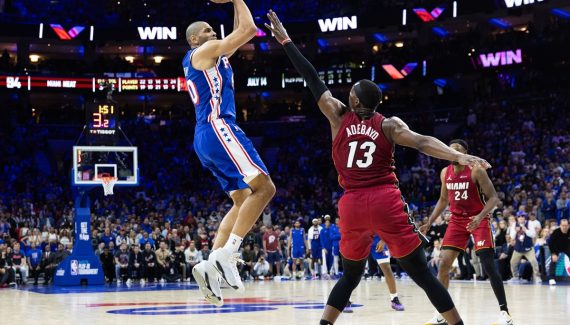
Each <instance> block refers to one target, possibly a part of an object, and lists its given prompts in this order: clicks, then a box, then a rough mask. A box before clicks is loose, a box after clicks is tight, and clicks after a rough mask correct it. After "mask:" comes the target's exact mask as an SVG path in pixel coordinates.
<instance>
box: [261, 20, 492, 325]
mask: <svg viewBox="0 0 570 325" xmlns="http://www.w3.org/2000/svg"><path fill="white" fill-rule="evenodd" d="M267 16H268V18H269V20H270V21H271V23H272V26H270V25H268V24H265V26H266V27H267V28H268V29H270V30H271V31H272V32H273V34H274V36H275V38H276V39H277V41H279V42H280V43H281V44H282V45H283V47H284V49H285V52H286V53H287V56H288V57H289V59H290V60H291V62H292V63H293V65H294V66H295V68H296V69H297V71H298V72H299V73H300V74H301V76H303V77H304V78H305V81H306V82H307V85H308V86H309V88H310V90H311V92H312V93H313V96H314V97H315V99H316V100H317V102H318V106H319V108H320V110H321V112H322V113H323V114H324V115H325V116H326V117H327V119H328V120H329V122H330V126H331V131H332V138H333V160H334V164H335V167H336V170H337V171H338V173H339V180H340V185H341V186H342V187H343V188H344V189H345V193H344V195H343V196H342V198H341V199H340V201H339V204H338V206H339V216H340V225H339V228H340V232H341V240H340V251H341V253H342V256H343V257H344V258H343V265H344V273H343V276H342V277H341V278H340V280H339V281H338V282H337V284H336V285H335V286H334V288H333V290H332V292H331V293H330V295H329V298H328V301H327V306H326V307H325V311H324V313H323V316H322V318H321V322H320V323H321V324H333V323H334V322H335V321H336V319H337V318H338V316H339V314H340V313H341V312H342V310H343V309H344V308H345V306H346V304H347V302H348V300H349V298H350V295H351V293H352V291H353V290H354V288H356V286H357V285H358V283H359V282H360V278H361V277H362V274H363V273H364V268H365V265H366V258H367V256H368V254H369V252H370V245H371V244H372V236H373V235H374V234H377V235H379V236H380V237H381V238H382V239H383V240H384V241H385V242H386V245H387V246H388V248H389V249H390V252H392V256H394V257H395V258H397V259H398V260H399V262H400V264H401V265H402V267H403V268H404V269H405V270H406V272H407V273H408V274H409V275H410V277H411V278H412V279H413V280H414V281H415V282H416V283H417V284H418V285H419V286H420V287H421V288H422V289H423V290H424V291H425V292H426V294H427V295H428V297H429V299H430V301H431V302H432V304H433V305H434V306H435V307H436V309H437V310H438V311H440V312H441V313H442V315H443V317H444V318H445V319H446V320H447V321H448V322H449V323H450V324H463V322H462V320H461V317H460V316H459V313H458V312H457V310H456V309H455V306H454V304H453V301H452V300H451V297H450V295H449V293H448V292H447V290H446V289H445V287H443V285H442V284H441V283H440V282H439V281H437V279H436V278H435V277H434V276H433V275H432V274H431V273H430V272H429V270H428V267H427V262H426V258H425V254H424V251H423V247H422V245H421V244H422V240H421V239H420V236H419V234H418V230H417V229H416V228H415V226H414V223H413V221H412V220H410V219H409V215H408V213H407V205H406V204H405V202H404V201H403V200H402V194H401V193H400V190H399V189H398V179H397V178H396V174H395V173H394V171H395V166H394V145H396V144H399V145H404V146H407V147H411V148H415V149H417V150H419V151H421V152H423V153H425V154H428V155H430V156H434V157H437V158H441V159H446V160H449V161H456V162H459V163H460V164H462V165H472V166H482V167H484V168H488V167H490V166H489V164H488V163H487V162H486V161H485V160H483V159H480V158H477V157H474V156H469V155H466V154H462V153H460V152H458V151H455V150H453V149H450V148H449V147H448V146H446V145H445V144H444V143H442V142H441V141H439V140H437V139H435V138H433V137H428V136H423V135H420V134H417V133H415V132H413V131H411V130H410V129H409V128H408V126H407V125H406V123H404V122H403V121H402V120H401V119H399V118H397V117H392V118H385V117H384V116H382V115H381V114H379V113H376V112H375V111H376V108H377V107H378V105H379V104H380V102H381V99H382V93H381V91H380V89H379V88H378V86H376V84H374V83H373V82H372V81H370V80H361V81H359V82H357V83H356V84H355V85H354V86H353V87H352V89H351V90H350V96H349V107H347V106H346V105H344V104H343V103H342V102H341V101H339V100H338V99H336V98H334V97H333V96H332V94H331V92H330V91H329V90H328V89H327V87H326V86H325V84H324V83H323V82H322V81H321V80H320V79H319V76H318V74H317V72H316V70H315V68H314V67H313V66H312V65H311V63H310V62H309V61H307V59H305V57H303V55H302V54H301V53H300V52H299V50H298V49H297V47H296V46H295V44H293V42H292V41H291V39H290V38H289V36H288V35H287V32H286V31H285V28H284V27H283V25H282V24H281V22H280V21H279V18H277V15H276V14H275V13H274V12H272V11H270V12H269V14H268V15H267ZM421 237H423V236H421ZM424 239H425V237H424Z"/></svg>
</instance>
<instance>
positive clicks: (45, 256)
mask: <svg viewBox="0 0 570 325" xmlns="http://www.w3.org/2000/svg"><path fill="white" fill-rule="evenodd" d="M53 259H54V254H53V253H52V252H51V249H50V246H49V245H46V247H45V248H44V252H43V253H42V261H41V270H42V271H43V272H44V283H45V284H49V282H50V280H51V279H52V274H53V270H54V267H52V265H54V263H53Z"/></svg>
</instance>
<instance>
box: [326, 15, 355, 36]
mask: <svg viewBox="0 0 570 325" xmlns="http://www.w3.org/2000/svg"><path fill="white" fill-rule="evenodd" d="M319 27H321V32H323V33H326V32H334V31H337V30H349V29H356V28H358V20H357V18H356V16H352V17H337V18H332V19H331V18H327V19H319Z"/></svg>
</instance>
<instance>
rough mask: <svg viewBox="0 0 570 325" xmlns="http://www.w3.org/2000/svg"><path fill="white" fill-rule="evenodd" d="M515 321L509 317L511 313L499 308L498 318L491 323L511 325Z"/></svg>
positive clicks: (494, 324)
mask: <svg viewBox="0 0 570 325" xmlns="http://www.w3.org/2000/svg"><path fill="white" fill-rule="evenodd" d="M514 323H515V322H514V321H513V319H512V318H511V315H509V313H507V312H506V311H504V310H501V313H500V314H499V319H497V321H496V322H494V323H493V325H513V324H514Z"/></svg>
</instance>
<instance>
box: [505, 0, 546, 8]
mask: <svg viewBox="0 0 570 325" xmlns="http://www.w3.org/2000/svg"><path fill="white" fill-rule="evenodd" d="M542 1H544V0H505V5H507V8H513V7H520V6H524V5H530V4H533V3H535V2H542Z"/></svg>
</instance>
